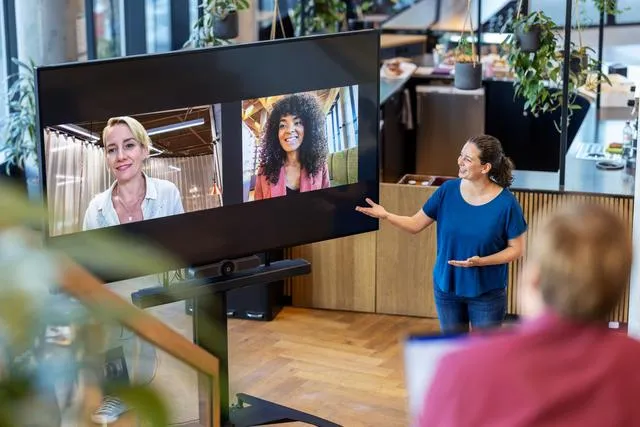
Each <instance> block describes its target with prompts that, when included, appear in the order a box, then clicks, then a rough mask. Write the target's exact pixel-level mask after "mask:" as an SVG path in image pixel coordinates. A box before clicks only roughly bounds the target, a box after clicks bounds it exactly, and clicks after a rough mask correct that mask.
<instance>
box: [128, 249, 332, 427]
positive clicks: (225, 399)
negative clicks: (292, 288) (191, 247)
mask: <svg viewBox="0 0 640 427" xmlns="http://www.w3.org/2000/svg"><path fill="white" fill-rule="evenodd" d="M309 272H311V265H310V264H309V262H308V261H306V260H303V259H294V260H282V261H275V262H272V263H267V264H265V265H261V266H258V267H255V268H250V269H247V270H243V271H238V272H236V273H231V274H229V275H225V276H218V277H210V278H199V279H193V280H187V281H185V282H183V283H179V284H175V285H173V286H172V287H171V288H169V289H167V288H164V287H156V288H147V289H142V290H139V291H137V292H134V293H133V294H132V295H131V299H132V301H133V303H134V304H135V305H136V306H138V307H140V308H150V307H155V306H158V305H164V304H170V303H173V302H177V301H183V300H186V299H193V300H194V305H193V309H194V310H193V338H194V343H195V344H197V345H198V346H200V347H202V348H203V349H204V350H206V351H208V352H209V353H211V354H212V355H214V356H215V357H217V358H218V361H219V372H220V412H221V415H222V420H221V421H222V425H223V426H225V427H250V426H262V425H267V424H281V423H286V422H302V423H306V424H309V425H313V426H318V427H340V425H339V424H335V423H333V422H331V421H328V420H325V419H322V418H318V417H316V416H313V415H311V414H307V413H304V412H301V411H298V410H295V409H292V408H287V407H286V406H282V405H279V404H277V403H273V402H269V401H266V400H263V399H259V398H257V397H253V396H249V395H246V394H243V393H238V394H237V395H236V398H237V403H236V404H235V405H233V406H232V405H230V402H229V354H228V340H227V321H228V319H227V301H226V292H227V291H229V290H232V289H238V288H242V287H245V286H252V285H257V284H264V283H272V282H277V281H279V280H284V279H286V278H289V277H293V276H298V275H302V274H308V273H309ZM214 392H215V391H214Z"/></svg>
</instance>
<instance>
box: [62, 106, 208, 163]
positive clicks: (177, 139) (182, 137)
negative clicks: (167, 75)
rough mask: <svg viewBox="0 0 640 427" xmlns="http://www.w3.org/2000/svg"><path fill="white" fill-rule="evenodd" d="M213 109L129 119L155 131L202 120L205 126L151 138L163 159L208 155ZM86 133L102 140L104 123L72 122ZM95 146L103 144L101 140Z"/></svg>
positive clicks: (150, 114)
mask: <svg viewBox="0 0 640 427" xmlns="http://www.w3.org/2000/svg"><path fill="white" fill-rule="evenodd" d="M212 108H213V107H212V106H208V105H207V106H202V107H192V108H184V109H178V110H171V111H164V112H159V113H149V114H137V115H131V117H133V118H135V119H136V120H138V121H139V122H140V123H142V125H143V126H144V127H145V129H147V130H151V129H154V128H158V127H162V126H167V125H172V124H178V123H182V122H187V121H190V120H195V119H199V118H202V119H204V124H202V125H199V126H192V127H188V128H185V129H178V130H172V131H169V132H163V133H159V134H157V135H153V136H151V141H152V144H153V146H154V147H156V148H158V149H160V150H162V151H163V152H164V153H163V154H162V155H161V156H162V157H165V156H166V157H188V156H199V155H204V154H211V153H212V152H213V150H212V145H211V142H212V136H211V135H212V133H211V116H212V115H213V110H212ZM74 124H75V125H77V126H80V127H82V128H84V129H86V130H88V131H89V132H92V133H94V134H96V135H98V136H100V138H101V139H102V130H103V129H104V127H105V126H106V124H107V121H106V120H105V121H100V122H83V123H74ZM97 144H99V145H102V140H100V141H98V142H97Z"/></svg>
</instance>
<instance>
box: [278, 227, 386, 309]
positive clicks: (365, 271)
mask: <svg viewBox="0 0 640 427" xmlns="http://www.w3.org/2000/svg"><path fill="white" fill-rule="evenodd" d="M291 256H293V257H294V258H304V259H306V260H307V261H309V262H310V263H311V274H310V275H306V276H300V277H294V278H292V279H290V283H291V290H292V295H293V305H295V306H299V307H313V308H331V309H336V310H352V311H363V312H369V313H373V312H374V311H375V298H376V289H375V283H376V233H365V234H359V235H356V236H349V237H344V238H340V239H334V240H328V241H325V242H319V243H314V244H311V245H303V246H296V247H294V248H291Z"/></svg>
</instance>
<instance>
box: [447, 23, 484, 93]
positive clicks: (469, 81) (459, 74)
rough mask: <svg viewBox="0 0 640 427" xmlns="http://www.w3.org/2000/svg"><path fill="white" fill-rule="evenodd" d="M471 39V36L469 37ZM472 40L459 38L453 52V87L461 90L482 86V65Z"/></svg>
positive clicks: (462, 36)
mask: <svg viewBox="0 0 640 427" xmlns="http://www.w3.org/2000/svg"><path fill="white" fill-rule="evenodd" d="M471 39H473V36H471ZM474 47H475V46H474V43H473V40H472V41H471V42H470V41H469V40H468V39H467V38H466V37H464V35H461V36H460V40H459V41H458V46H457V47H456V51H455V65H454V67H455V68H454V75H453V85H454V86H455V87H456V88H457V89H461V90H475V89H478V88H479V87H480V86H482V64H481V63H480V61H479V60H478V56H477V53H476V52H475V49H474Z"/></svg>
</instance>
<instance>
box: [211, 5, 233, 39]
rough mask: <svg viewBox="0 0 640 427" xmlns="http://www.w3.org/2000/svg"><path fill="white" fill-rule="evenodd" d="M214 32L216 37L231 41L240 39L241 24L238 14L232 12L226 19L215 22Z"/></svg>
mask: <svg viewBox="0 0 640 427" xmlns="http://www.w3.org/2000/svg"><path fill="white" fill-rule="evenodd" d="M213 32H214V34H215V35H216V37H219V38H221V39H225V40H229V39H235V38H236V37H238V33H239V23H238V12H236V11H235V10H234V11H231V12H229V13H228V14H227V15H226V16H225V17H224V18H218V19H216V21H215V24H214V27H213Z"/></svg>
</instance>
